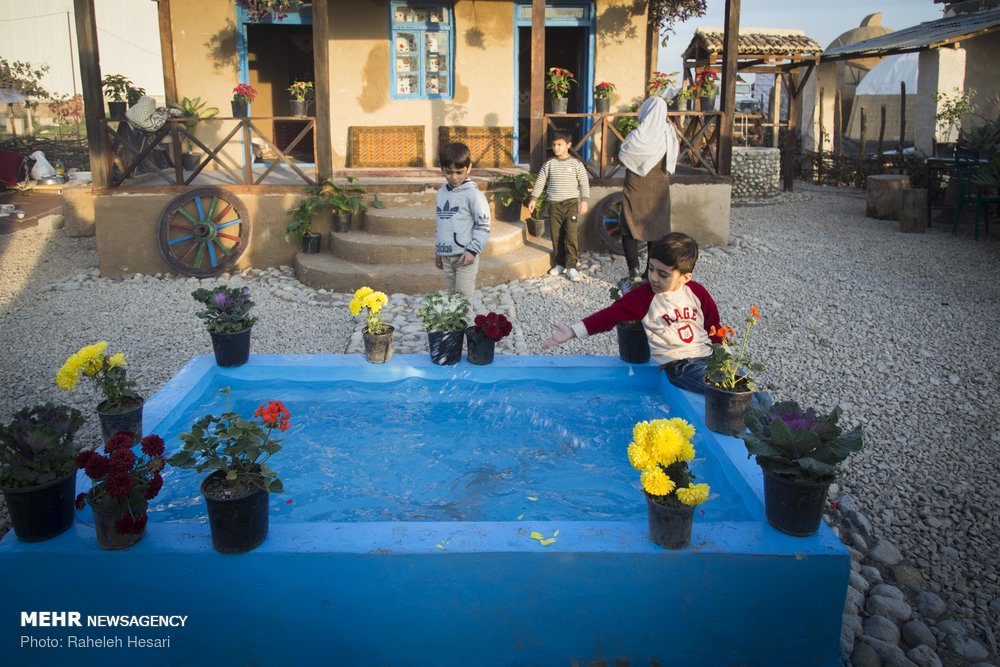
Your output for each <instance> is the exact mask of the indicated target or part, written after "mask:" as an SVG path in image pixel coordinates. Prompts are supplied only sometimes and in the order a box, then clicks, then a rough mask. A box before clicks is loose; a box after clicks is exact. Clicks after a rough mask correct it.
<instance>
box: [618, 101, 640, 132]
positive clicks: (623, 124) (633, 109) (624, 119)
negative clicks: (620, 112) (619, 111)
mask: <svg viewBox="0 0 1000 667" xmlns="http://www.w3.org/2000/svg"><path fill="white" fill-rule="evenodd" d="M638 111H639V104H638V103H635V104H630V105H628V106H627V107H625V112H626V113H631V114H636V115H633V116H618V117H617V118H615V129H616V130H618V133H619V134H621V135H622V137H627V136H628V133H629V132H631V131H632V130H634V129H635V128H637V127H639V116H638V113H637V112H638Z"/></svg>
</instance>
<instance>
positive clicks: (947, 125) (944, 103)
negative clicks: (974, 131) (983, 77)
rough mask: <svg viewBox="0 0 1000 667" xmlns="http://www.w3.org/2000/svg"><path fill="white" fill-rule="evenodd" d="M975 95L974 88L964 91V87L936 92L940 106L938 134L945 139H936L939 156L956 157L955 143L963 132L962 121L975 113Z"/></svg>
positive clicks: (936, 149) (935, 95)
mask: <svg viewBox="0 0 1000 667" xmlns="http://www.w3.org/2000/svg"><path fill="white" fill-rule="evenodd" d="M975 96H976V91H975V89H973V88H969V89H968V90H967V91H965V92H962V89H960V88H957V87H956V88H955V89H954V90H952V92H951V93H940V92H938V93H934V100H935V101H936V102H937V106H938V112H937V116H936V120H937V130H938V136H940V137H942V138H943V139H944V141H941V142H937V141H935V144H934V147H935V151H936V152H937V157H954V155H955V144H956V143H957V141H958V139H959V137H961V134H962V121H963V120H964V119H965V117H966V116H969V115H972V114H973V107H972V99H973V98H974V97H975Z"/></svg>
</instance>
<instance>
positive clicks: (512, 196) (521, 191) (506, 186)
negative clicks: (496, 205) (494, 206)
mask: <svg viewBox="0 0 1000 667" xmlns="http://www.w3.org/2000/svg"><path fill="white" fill-rule="evenodd" d="M490 187H491V188H494V189H496V190H499V191H498V192H497V193H496V197H497V199H498V200H499V201H500V203H501V204H503V205H504V206H510V205H511V204H513V203H515V202H517V203H518V204H522V205H525V204H527V203H528V202H529V201H531V190H532V188H534V187H535V175H534V174H532V173H531V172H530V171H521V172H518V173H516V174H501V175H500V176H497V177H496V178H494V179H493V180H492V181H490ZM500 191H502V192H500Z"/></svg>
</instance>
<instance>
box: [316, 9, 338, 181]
mask: <svg viewBox="0 0 1000 667" xmlns="http://www.w3.org/2000/svg"><path fill="white" fill-rule="evenodd" d="M312 15H313V25H312V32H313V81H314V82H315V87H314V88H313V94H314V96H315V97H314V100H315V104H316V107H315V109H316V132H315V134H313V137H314V138H315V150H316V176H317V177H318V178H319V180H320V181H322V180H323V179H326V178H332V177H333V133H332V120H331V113H330V111H331V109H330V104H331V102H332V100H331V98H330V88H331V86H330V3H329V0H313V3H312Z"/></svg>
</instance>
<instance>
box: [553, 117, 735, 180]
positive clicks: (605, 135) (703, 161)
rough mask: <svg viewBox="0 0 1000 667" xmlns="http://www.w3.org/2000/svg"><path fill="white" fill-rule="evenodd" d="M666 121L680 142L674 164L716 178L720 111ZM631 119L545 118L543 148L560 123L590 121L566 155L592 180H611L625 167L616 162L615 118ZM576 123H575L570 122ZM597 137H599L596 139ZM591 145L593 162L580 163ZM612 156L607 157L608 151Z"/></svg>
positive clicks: (621, 138) (618, 137)
mask: <svg viewBox="0 0 1000 667" xmlns="http://www.w3.org/2000/svg"><path fill="white" fill-rule="evenodd" d="M667 116H668V120H669V121H670V122H671V123H673V126H674V130H675V131H676V132H677V139H678V140H679V142H680V155H678V156H677V163H678V164H685V165H688V166H691V167H698V168H702V169H706V170H707V171H708V172H709V173H710V174H713V175H714V174H718V173H719V172H718V165H719V128H720V127H721V126H722V117H723V114H722V112H721V111H671V112H669V113H668V115H667ZM629 117H631V118H635V117H636V113H635V112H634V111H633V112H627V113H608V114H599V113H563V114H546V115H545V138H544V140H545V145H546V146H548V145H549V132H551V131H552V130H556V129H559V124H558V121H559V120H560V119H568V118H575V119H583V118H591V119H593V125H592V126H591V128H590V131H588V132H587V133H586V134H585V135H583V137H581V138H580V140H579V141H577V142H576V143H575V144H574V145H573V146H572V148H571V149H570V153H571V154H572V155H573V156H574V157H576V158H578V159H579V160H580V161H581V162H583V164H584V166H585V167H586V169H587V173H589V174H590V176H591V177H592V178H595V179H604V178H612V177H614V176H615V175H617V174H618V173H619V172H620V171H623V170H624V169H625V167H623V166H622V164H621V163H620V162H619V161H618V147H619V146H621V142H623V141H624V140H625V137H624V136H623V135H622V133H621V132H620V131H619V129H618V127H617V126H616V125H615V121H616V120H618V119H619V118H629ZM574 122H576V121H574ZM598 133H600V134H599V135H598ZM588 143H589V144H591V154H592V155H596V156H597V159H596V160H594V159H591V160H584V159H583V151H584V148H585V147H586V146H587V144H588ZM612 146H613V147H614V152H613V154H611V151H610V149H611V147H612Z"/></svg>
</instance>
